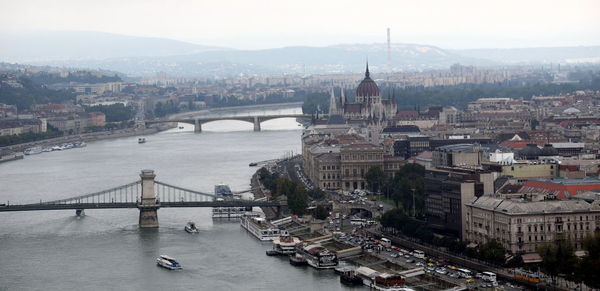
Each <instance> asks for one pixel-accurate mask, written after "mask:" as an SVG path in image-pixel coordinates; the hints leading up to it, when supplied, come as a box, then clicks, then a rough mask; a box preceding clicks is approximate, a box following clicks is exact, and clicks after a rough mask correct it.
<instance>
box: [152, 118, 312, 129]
mask: <svg viewBox="0 0 600 291" xmlns="http://www.w3.org/2000/svg"><path fill="white" fill-rule="evenodd" d="M278 118H303V119H310V118H312V115H310V114H279V115H251V116H214V117H195V118H179V119H161V120H144V121H143V122H144V125H145V126H147V125H150V124H157V123H168V122H181V123H189V124H193V125H194V132H197V133H199V132H202V124H205V123H209V122H213V121H218V120H239V121H245V122H250V123H252V124H254V131H260V124H261V123H262V122H264V121H267V120H272V119H278Z"/></svg>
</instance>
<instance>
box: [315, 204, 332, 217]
mask: <svg viewBox="0 0 600 291" xmlns="http://www.w3.org/2000/svg"><path fill="white" fill-rule="evenodd" d="M328 216H329V212H328V211H327V208H325V207H323V205H318V206H317V208H315V218H316V219H321V220H323V219H326V218H327V217H328Z"/></svg>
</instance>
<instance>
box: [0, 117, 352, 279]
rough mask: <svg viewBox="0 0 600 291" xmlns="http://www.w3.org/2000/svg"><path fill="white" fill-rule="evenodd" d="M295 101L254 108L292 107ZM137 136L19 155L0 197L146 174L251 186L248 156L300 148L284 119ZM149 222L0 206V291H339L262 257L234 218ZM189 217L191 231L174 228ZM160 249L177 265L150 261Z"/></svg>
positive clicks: (204, 213) (83, 187) (206, 185)
mask: <svg viewBox="0 0 600 291" xmlns="http://www.w3.org/2000/svg"><path fill="white" fill-rule="evenodd" d="M300 111H301V110H300V109H299V108H294V109H283V110H273V111H264V112H261V113H264V114H281V113H283V114H286V113H300ZM183 126H184V129H178V128H176V129H172V130H168V131H165V132H160V133H157V134H153V135H148V136H146V140H147V143H145V144H138V143H137V137H127V138H119V139H112V140H103V141H97V142H92V143H89V144H88V146H87V147H86V148H78V149H71V150H66V151H60V152H50V153H42V154H40V155H35V156H27V157H26V158H25V159H24V160H20V161H15V162H8V163H4V164H0V203H6V202H7V201H10V203H15V204H16V203H33V202H39V200H52V199H60V198H68V197H72V196H77V195H81V194H85V193H90V192H95V191H99V190H103V189H108V188H111V187H114V186H119V185H123V184H126V183H129V182H133V181H135V180H138V179H139V173H140V170H141V169H153V170H155V173H156V175H157V177H156V180H158V181H162V182H165V183H169V184H172V185H177V186H181V187H184V188H190V189H195V190H199V191H202V192H210V193H212V192H213V187H214V185H215V184H218V183H226V184H229V185H230V186H231V188H232V189H233V190H234V191H239V190H245V189H248V188H249V187H250V185H249V184H250V178H251V176H252V174H253V173H254V171H255V170H256V168H251V167H248V164H249V163H250V162H256V161H262V160H268V159H273V158H278V157H281V156H283V155H284V154H286V153H288V152H290V151H293V152H295V153H297V152H299V151H300V135H301V128H300V127H299V126H298V124H297V123H296V122H295V120H293V119H277V120H271V121H267V122H264V123H263V124H262V130H263V131H261V132H253V131H252V128H253V126H252V124H250V123H244V122H239V121H218V122H213V123H208V124H205V125H203V128H202V129H203V132H202V133H201V134H194V133H193V126H192V125H189V124H183ZM158 217H159V222H160V228H159V229H157V230H142V229H139V228H138V227H137V220H138V210H137V209H117V210H87V211H86V216H84V217H82V218H77V217H76V216H75V213H74V211H33V212H15V213H8V212H5V213H0V290H342V289H344V287H343V286H342V285H340V283H339V280H338V277H337V276H336V275H335V274H334V273H333V271H331V270H328V271H316V270H314V269H312V268H310V267H294V266H291V265H290V264H289V263H288V261H287V259H283V258H276V257H267V256H266V255H265V250H267V249H269V248H270V247H271V246H270V244H268V243H261V242H259V241H258V240H257V239H255V238H254V237H253V236H251V235H250V234H248V233H247V232H246V231H245V230H244V229H243V228H241V227H240V226H239V222H237V221H216V220H215V221H213V220H212V218H211V217H210V209H208V208H178V209H177V208H176V209H168V208H164V209H160V210H159V211H158ZM190 220H193V221H195V222H196V225H197V226H198V228H199V229H200V233H199V234H198V235H190V234H188V233H186V232H184V231H183V226H184V225H185V223H186V222H187V221H190ZM160 254H168V255H170V256H172V257H175V258H178V259H179V261H180V263H181V264H182V265H183V267H184V269H183V270H181V271H174V272H173V271H168V270H165V269H162V268H159V267H157V266H156V264H155V259H156V257H157V256H158V255H160Z"/></svg>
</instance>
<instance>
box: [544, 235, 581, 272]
mask: <svg viewBox="0 0 600 291" xmlns="http://www.w3.org/2000/svg"><path fill="white" fill-rule="evenodd" d="M538 254H540V256H541V257H542V270H543V271H544V273H546V274H548V275H549V276H550V277H551V278H552V281H554V280H555V278H556V276H558V274H565V275H567V276H571V277H573V276H574V273H573V271H574V269H575V266H576V265H577V258H576V257H575V251H574V249H573V245H572V244H571V242H570V241H569V240H568V239H565V238H558V239H557V240H556V243H555V244H547V245H543V246H541V247H540V248H539V249H538Z"/></svg>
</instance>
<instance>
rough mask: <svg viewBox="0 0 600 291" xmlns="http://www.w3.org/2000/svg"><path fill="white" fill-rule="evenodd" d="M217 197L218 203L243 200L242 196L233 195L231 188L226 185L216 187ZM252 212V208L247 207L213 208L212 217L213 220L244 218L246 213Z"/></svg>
mask: <svg viewBox="0 0 600 291" xmlns="http://www.w3.org/2000/svg"><path fill="white" fill-rule="evenodd" d="M215 196H216V199H215V200H216V201H225V200H232V199H233V200H235V199H241V196H239V195H235V194H233V192H231V188H229V186H228V185H225V184H217V185H215ZM248 211H252V208H251V207H250V208H246V207H213V209H212V217H213V218H232V217H242V216H243V215H244V213H246V212H248Z"/></svg>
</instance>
